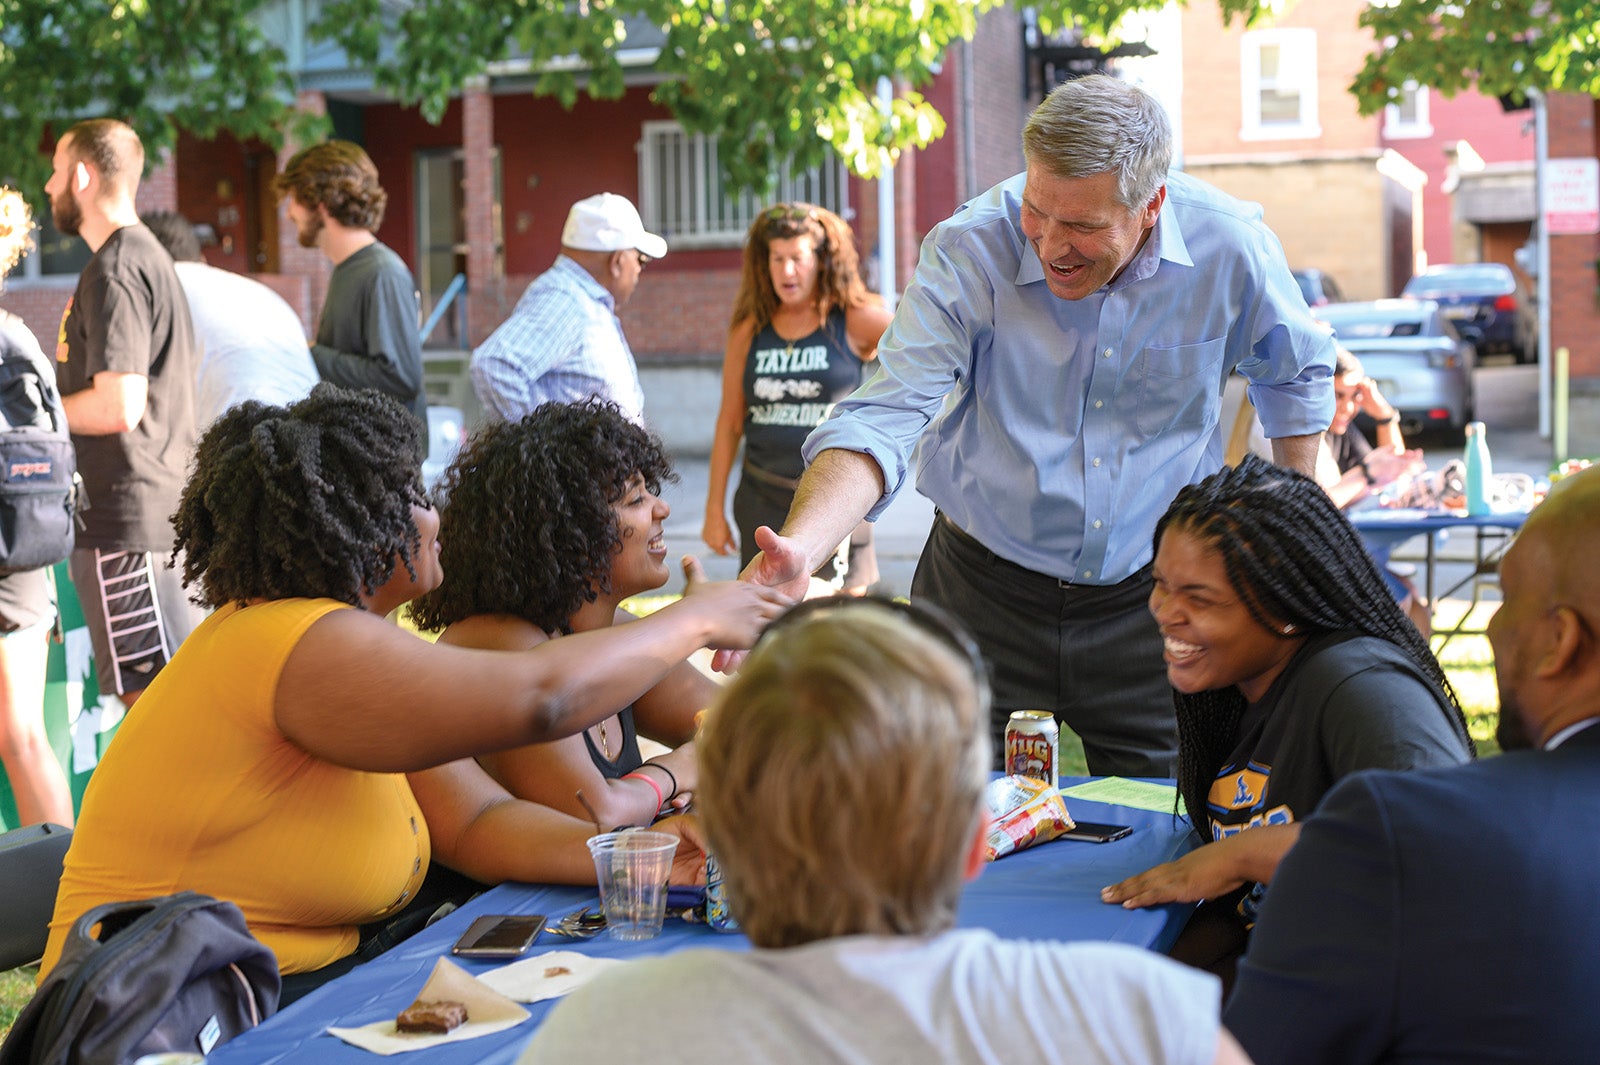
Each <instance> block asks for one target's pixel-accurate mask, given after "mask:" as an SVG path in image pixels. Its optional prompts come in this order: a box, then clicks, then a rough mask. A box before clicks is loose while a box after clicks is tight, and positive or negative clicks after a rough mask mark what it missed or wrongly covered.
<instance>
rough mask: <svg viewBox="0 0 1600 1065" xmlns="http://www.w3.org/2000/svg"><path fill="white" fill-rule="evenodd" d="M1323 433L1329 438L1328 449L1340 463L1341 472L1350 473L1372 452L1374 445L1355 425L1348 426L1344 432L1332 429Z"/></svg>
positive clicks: (1334, 459) (1335, 460)
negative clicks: (1368, 441) (1336, 431)
mask: <svg viewBox="0 0 1600 1065" xmlns="http://www.w3.org/2000/svg"><path fill="white" fill-rule="evenodd" d="M1322 435H1323V436H1324V437H1326V438H1327V441H1328V450H1329V451H1330V452H1332V453H1333V461H1334V462H1336V463H1338V466H1339V472H1340V473H1349V472H1350V471H1351V470H1353V469H1355V468H1356V467H1357V466H1359V465H1361V464H1362V463H1363V462H1365V461H1366V459H1367V456H1368V455H1370V454H1372V445H1371V444H1369V443H1367V438H1366V437H1365V436H1364V435H1363V434H1362V432H1361V430H1360V429H1357V428H1356V427H1355V426H1354V425H1351V426H1347V427H1346V428H1345V431H1344V432H1342V433H1335V432H1334V431H1333V430H1331V429H1330V430H1328V431H1327V432H1326V433H1324V434H1322Z"/></svg>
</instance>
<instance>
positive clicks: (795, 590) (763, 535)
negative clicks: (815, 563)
mask: <svg viewBox="0 0 1600 1065" xmlns="http://www.w3.org/2000/svg"><path fill="white" fill-rule="evenodd" d="M756 546H757V547H759V548H760V549H761V550H760V551H759V552H758V553H757V554H756V557H755V558H752V559H751V560H750V564H749V565H748V566H746V567H745V568H744V572H743V573H741V574H739V579H740V580H741V581H747V582H749V583H751V584H759V585H763V586H765V587H768V588H772V589H775V590H776V591H778V592H779V593H780V594H782V595H783V596H784V597H785V598H787V599H789V600H790V601H791V602H799V601H800V600H801V599H803V598H805V594H806V591H807V590H808V589H809V588H810V586H811V571H810V570H809V569H807V568H806V552H805V550H804V548H802V547H801V546H800V544H799V543H798V542H797V541H795V540H793V539H791V538H789V537H787V536H779V535H778V534H777V533H776V532H774V531H773V530H772V528H771V527H770V526H767V525H763V526H761V527H760V528H758V529H756ZM745 654H746V652H744V651H734V650H722V651H718V652H716V654H714V655H712V656H711V668H712V669H714V670H716V671H717V672H718V673H733V672H736V671H737V670H738V668H739V666H740V665H742V664H743V662H744V656H745Z"/></svg>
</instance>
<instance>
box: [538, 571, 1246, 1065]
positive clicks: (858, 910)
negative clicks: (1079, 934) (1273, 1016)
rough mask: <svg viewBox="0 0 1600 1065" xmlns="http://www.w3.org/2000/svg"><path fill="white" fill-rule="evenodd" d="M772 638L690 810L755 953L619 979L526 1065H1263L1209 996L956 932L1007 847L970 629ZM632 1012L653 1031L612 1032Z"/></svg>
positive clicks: (579, 996)
mask: <svg viewBox="0 0 1600 1065" xmlns="http://www.w3.org/2000/svg"><path fill="white" fill-rule="evenodd" d="M768 632H769V633H770V635H768V636H765V637H763V639H761V640H760V641H759V642H758V643H757V646H756V650H755V651H754V653H752V654H751V656H750V658H749V660H748V661H747V662H746V663H745V666H744V668H743V669H742V670H741V671H740V672H739V674H738V675H737V676H736V677H734V679H733V680H732V681H731V682H730V683H729V685H728V686H727V688H726V689H725V690H724V692H723V695H722V698H721V699H720V700H719V702H718V703H717V704H716V706H715V707H714V708H713V709H712V711H711V713H710V714H709V715H707V718H706V721H705V724H704V726H703V728H702V730H701V735H700V738H699V740H698V741H697V747H698V754H699V759H700V784H699V788H698V791H697V792H696V797H695V803H696V806H697V808H698V809H699V812H700V815H701V818H702V820H703V822H704V828H705V833H706V838H707V840H708V841H709V843H710V845H711V848H712V852H713V853H714V854H715V855H716V858H717V862H718V865H719V866H720V867H721V869H722V871H723V876H724V886H725V887H726V890H727V893H728V901H729V904H730V906H731V907H732V909H733V913H734V916H735V917H737V918H738V921H739V924H740V927H741V928H742V929H743V930H744V932H745V933H746V934H747V935H748V936H749V937H750V941H751V943H752V944H753V945H754V947H755V949H754V950H752V951H749V952H742V951H729V950H716V949H703V950H686V951H682V952H679V953H676V954H671V955H668V956H665V957H655V958H643V959H640V960H638V961H633V962H630V963H629V964H627V965H621V966H617V967H616V968H614V969H610V970H607V971H606V973H605V974H604V975H602V976H600V977H598V978H597V979H596V980H594V981H593V982H592V983H589V984H587V985H585V986H584V987H582V988H580V989H579V990H577V991H575V992H573V994H572V995H571V996H569V997H568V998H567V999H566V1000H565V1001H564V1002H562V1004H561V1005H560V1006H558V1007H556V1009H555V1010H554V1011H553V1012H552V1013H551V1014H550V1016H549V1018H548V1019H547V1020H546V1021H545V1023H544V1025H543V1026H542V1027H541V1028H540V1029H539V1031H538V1033H537V1034H536V1035H535V1036H534V1038H533V1040H532V1042H530V1043H529V1045H528V1047H527V1049H526V1050H525V1051H524V1052H523V1055H522V1057H521V1059H520V1060H521V1065H541V1063H544V1062H568V1061H649V1062H651V1063H652V1065H677V1063H684V1065H688V1063H691V1062H693V1063H696V1065H698V1063H700V1062H706V1061H760V1062H765V1063H767V1065H787V1063H810V1062H846V1061H848V1062H856V1063H865V1062H908V1063H909V1062H917V1063H919V1065H928V1063H935V1062H950V1063H956V1062H960V1063H1000V1062H1066V1061H1071V1062H1074V1063H1082V1065H1097V1063H1110V1062H1119V1063H1135V1062H1141V1063H1142V1062H1171V1063H1178V1062H1208V1063H1209V1062H1218V1063H1234V1065H1236V1063H1241V1062H1247V1061H1248V1059H1247V1058H1246V1057H1245V1056H1244V1053H1243V1052H1242V1051H1241V1050H1240V1049H1239V1047H1238V1044H1237V1043H1235V1042H1234V1040H1233V1038H1232V1036H1230V1035H1228V1033H1227V1032H1226V1031H1224V1030H1223V1029H1222V1027H1221V1024H1220V1022H1219V1020H1218V1011H1219V1008H1220V1000H1221V993H1220V988H1219V985H1218V982H1217V980H1216V979H1215V978H1214V977H1211V976H1208V975H1206V974H1204V973H1200V972H1197V971H1195V970H1192V969H1188V968H1185V967H1183V966H1180V965H1178V964H1177V963H1175V962H1172V961H1169V960H1167V959H1165V958H1161V957H1159V956H1157V955H1155V954H1152V953H1149V952H1147V951H1142V950H1138V949H1136V948H1132V947H1128V946H1123V945H1118V944H1110V943H1052V942H1025V941H1016V940H1002V939H1000V938H998V937H997V936H995V935H994V934H993V933H991V932H989V931H986V930H982V929H956V928H955V927H954V925H955V918H956V908H957V904H958V903H959V901H960V898H961V891H962V886H963V884H964V883H965V882H966V881H967V880H970V879H972V878H973V877H974V876H976V875H977V874H978V872H979V870H980V869H981V868H982V867H983V864H984V843H985V835H986V833H987V830H988V827H989V823H988V817H987V813H986V810H985V807H984V804H983V791H984V786H985V785H986V784H987V782H988V780H989V772H988V767H989V753H990V752H989V741H988V735H987V733H988V729H987V722H988V712H989V686H988V679H987V672H986V669H985V667H984V665H983V660H982V659H981V657H979V655H978V652H977V647H976V644H975V643H974V642H973V641H972V639H971V637H970V636H969V635H968V634H967V633H966V632H965V631H964V630H962V629H960V628H958V627H957V626H956V625H955V623H954V622H952V621H951V620H949V619H948V617H947V616H946V615H944V614H943V613H941V612H936V611H934V610H930V609H928V608H924V607H919V606H916V605H914V604H905V603H901V602H896V601H893V600H887V599H880V598H876V597H868V598H865V599H857V598H854V597H851V596H835V597H831V598H827V599H813V600H810V601H808V602H806V603H804V604H802V605H801V606H799V607H796V608H795V609H793V610H791V611H790V612H789V613H788V614H786V615H785V616H784V617H783V618H781V619H779V620H778V621H777V622H775V623H774V624H773V625H772V626H771V627H770V628H769V630H768ZM626 1003H649V1007H650V1011H651V1018H652V1020H651V1023H649V1024H618V1023H616V1018H617V1015H618V1012H617V1011H618V1009H619V1008H621V1007H622V1005H623V1004H626ZM710 1003H715V1004H716V1010H715V1016H714V1019H712V1017H711V1016H710V1015H708V1013H707V1007H708V1004H710ZM1034 1018H1042V1019H1043V1020H1034Z"/></svg>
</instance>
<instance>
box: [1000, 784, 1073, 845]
mask: <svg viewBox="0 0 1600 1065" xmlns="http://www.w3.org/2000/svg"><path fill="white" fill-rule="evenodd" d="M983 799H984V802H985V803H986V804H987V805H988V807H989V816H990V817H991V818H992V819H993V824H991V825H990V826H989V841H988V843H989V845H988V852H987V855H986V857H987V858H988V860H989V861H991V862H992V861H994V860H995V859H996V858H1000V857H1003V856H1005V855H1007V854H1010V853H1011V852H1012V851H1020V850H1022V849H1023V848H1024V847H1031V846H1033V845H1034V844H1035V843H1048V842H1049V841H1050V840H1053V839H1055V838H1056V837H1057V836H1059V835H1061V834H1062V833H1063V832H1068V831H1071V829H1072V815H1070V814H1068V813H1067V804H1066V803H1065V802H1064V801H1063V800H1062V798H1061V793H1060V792H1059V791H1057V790H1056V789H1055V788H1053V787H1051V786H1050V785H1049V784H1048V783H1046V782H1045V781H1042V780H1034V779H1032V778H1031V777H999V778H998V779H995V780H991V781H990V782H989V786H988V787H987V788H985V789H984V793H983Z"/></svg>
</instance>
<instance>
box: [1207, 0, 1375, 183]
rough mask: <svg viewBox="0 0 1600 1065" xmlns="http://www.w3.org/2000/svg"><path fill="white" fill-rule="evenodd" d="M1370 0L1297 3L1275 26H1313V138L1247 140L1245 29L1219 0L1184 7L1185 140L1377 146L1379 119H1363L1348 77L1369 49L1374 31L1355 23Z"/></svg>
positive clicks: (1243, 145) (1223, 144)
mask: <svg viewBox="0 0 1600 1065" xmlns="http://www.w3.org/2000/svg"><path fill="white" fill-rule="evenodd" d="M1366 6H1367V5H1366V2H1365V0H1318V2H1317V3H1314V4H1309V3H1307V4H1295V5H1293V6H1291V7H1290V8H1289V10H1288V11H1287V12H1286V13H1284V14H1283V15H1282V16H1281V17H1279V18H1276V19H1274V20H1273V21H1272V22H1271V24H1270V27H1263V28H1271V29H1312V30H1315V31H1316V35H1317V121H1318V123H1319V124H1320V126H1321V136H1320V137H1318V138H1316V139H1314V140H1309V139H1285V140H1277V139H1274V140H1249V141H1246V140H1244V139H1242V138H1241V137H1240V136H1239V130H1240V126H1241V123H1242V120H1243V105H1242V101H1241V92H1242V87H1243V74H1242V70H1241V41H1242V37H1243V33H1244V31H1243V29H1242V28H1241V26H1240V24H1239V23H1238V22H1237V21H1235V22H1233V23H1224V22H1223V21H1222V16H1221V14H1220V13H1219V10H1218V7H1217V5H1216V3H1215V2H1214V0H1207V2H1205V3H1194V4H1190V5H1188V6H1187V7H1185V8H1184V13H1183V17H1182V25H1183V64H1184V69H1183V86H1184V88H1183V144H1184V154H1185V156H1186V157H1187V158H1189V159H1191V160H1192V159H1193V158H1194V157H1196V156H1202V157H1203V156H1207V155H1218V154H1230V153H1234V152H1241V151H1251V152H1283V153H1290V154H1297V155H1307V154H1320V153H1323V152H1348V151H1353V150H1365V149H1369V148H1372V147H1375V146H1376V144H1377V139H1378V124H1379V121H1380V120H1379V119H1377V118H1362V117H1361V116H1360V115H1359V114H1357V112H1356V103H1355V98H1354V97H1353V96H1351V95H1350V93H1349V92H1348V91H1347V87H1348V85H1349V81H1350V78H1351V77H1352V76H1353V75H1354V73H1355V71H1356V70H1357V69H1359V68H1360V66H1361V63H1362V60H1363V59H1364V57H1365V56H1366V54H1367V53H1368V52H1370V51H1372V47H1373V45H1372V34H1371V32H1370V31H1368V30H1365V29H1363V28H1361V27H1360V26H1358V25H1357V23H1356V19H1357V17H1358V16H1359V15H1360V13H1361V11H1362V10H1363V9H1364V8H1365V7H1366Z"/></svg>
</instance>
